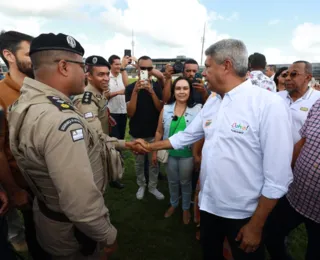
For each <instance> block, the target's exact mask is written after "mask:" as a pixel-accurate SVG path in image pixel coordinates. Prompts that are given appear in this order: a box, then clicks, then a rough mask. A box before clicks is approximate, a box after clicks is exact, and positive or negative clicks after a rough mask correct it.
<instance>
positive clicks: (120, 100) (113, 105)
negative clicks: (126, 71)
mask: <svg viewBox="0 0 320 260" xmlns="http://www.w3.org/2000/svg"><path fill="white" fill-rule="evenodd" d="M109 88H110V92H111V93H112V92H116V91H119V90H123V89H125V86H124V84H123V80H122V75H121V73H119V75H118V76H117V77H115V76H113V75H112V73H111V72H110V81H109ZM108 108H109V110H110V113H112V114H127V104H126V98H125V95H117V96H115V97H113V98H111V99H109V103H108Z"/></svg>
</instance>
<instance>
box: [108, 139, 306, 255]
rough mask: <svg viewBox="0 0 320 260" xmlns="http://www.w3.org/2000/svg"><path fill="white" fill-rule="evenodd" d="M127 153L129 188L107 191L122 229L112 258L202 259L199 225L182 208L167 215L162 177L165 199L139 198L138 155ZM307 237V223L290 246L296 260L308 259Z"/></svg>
mask: <svg viewBox="0 0 320 260" xmlns="http://www.w3.org/2000/svg"><path fill="white" fill-rule="evenodd" d="M127 137H128V134H127ZM124 155H125V157H126V159H125V175H124V178H123V180H122V182H123V183H124V184H125V188H124V189H123V190H117V189H111V188H108V190H107V192H106V195H105V200H106V204H107V207H108V208H109V210H110V213H111V221H112V223H113V225H114V226H115V227H116V228H117V230H118V244H119V248H118V251H117V252H116V253H115V254H114V255H113V256H112V257H111V260H198V259H201V248H200V245H199V242H198V241H196V239H195V230H196V228H195V225H194V224H193V223H191V224H190V225H188V226H185V225H183V224H182V212H181V210H179V211H177V212H176V213H175V214H174V215H173V216H172V217H171V218H168V219H165V218H164V217H163V215H164V212H165V210H166V209H167V208H168V203H169V191H168V184H167V182H166V181H159V184H158V187H159V190H160V191H161V192H163V193H164V195H165V199H164V200H163V201H158V200H156V199H155V197H154V196H153V195H151V194H149V193H148V192H146V194H145V197H144V199H143V200H141V201H139V200H137V199H136V192H137V189H138V186H137V184H136V176H135V170H134V158H133V155H132V153H131V152H129V151H125V152H124ZM162 172H163V169H162ZM306 241H307V238H306V232H305V228H304V226H300V227H299V228H298V229H296V230H295V231H294V232H292V234H291V235H290V246H289V248H290V251H291V253H292V255H293V256H294V259H295V260H302V259H304V253H305V249H306Z"/></svg>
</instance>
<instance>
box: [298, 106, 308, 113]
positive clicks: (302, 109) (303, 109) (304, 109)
mask: <svg viewBox="0 0 320 260" xmlns="http://www.w3.org/2000/svg"><path fill="white" fill-rule="evenodd" d="M300 110H301V111H304V112H307V111H308V110H309V108H307V107H300Z"/></svg>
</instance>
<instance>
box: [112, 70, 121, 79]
mask: <svg viewBox="0 0 320 260" xmlns="http://www.w3.org/2000/svg"><path fill="white" fill-rule="evenodd" d="M120 77H122V75H121V73H119V74H118V76H115V75H113V74H112V72H111V71H110V78H114V79H118V78H120Z"/></svg>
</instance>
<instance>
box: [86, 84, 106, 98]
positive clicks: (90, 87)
mask: <svg viewBox="0 0 320 260" xmlns="http://www.w3.org/2000/svg"><path fill="white" fill-rule="evenodd" d="M85 91H90V92H92V93H93V94H94V95H98V96H99V95H100V96H102V93H101V92H100V90H98V89H97V88H96V87H94V86H92V85H91V84H90V83H88V85H87V86H86V88H85Z"/></svg>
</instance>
